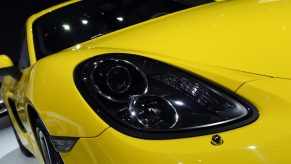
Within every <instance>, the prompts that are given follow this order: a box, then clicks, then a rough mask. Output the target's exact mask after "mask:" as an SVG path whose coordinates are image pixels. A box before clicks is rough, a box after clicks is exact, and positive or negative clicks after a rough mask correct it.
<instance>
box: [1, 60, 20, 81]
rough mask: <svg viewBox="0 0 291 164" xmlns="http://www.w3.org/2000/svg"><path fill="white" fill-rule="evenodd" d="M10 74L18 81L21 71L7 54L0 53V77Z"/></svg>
mask: <svg viewBox="0 0 291 164" xmlns="http://www.w3.org/2000/svg"><path fill="white" fill-rule="evenodd" d="M4 76H12V77H13V78H14V79H15V80H17V81H19V80H20V78H21V76H22V73H21V72H20V70H18V69H17V68H16V67H15V66H13V62H12V61H11V59H10V58H9V57H8V56H7V55H4V54H2V55H0V77H1V78H3V77H4Z"/></svg>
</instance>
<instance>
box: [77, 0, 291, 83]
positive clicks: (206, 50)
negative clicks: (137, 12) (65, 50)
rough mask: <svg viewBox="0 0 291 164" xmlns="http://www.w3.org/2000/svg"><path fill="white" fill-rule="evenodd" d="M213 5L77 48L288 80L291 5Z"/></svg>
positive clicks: (244, 1)
mask: <svg viewBox="0 0 291 164" xmlns="http://www.w3.org/2000/svg"><path fill="white" fill-rule="evenodd" d="M286 2H288V1H286V0H284V1H280V0H276V1H275V0H237V1H226V2H216V3H212V4H208V5H203V6H199V7H195V8H191V9H188V10H185V11H181V12H178V13H174V14H170V15H167V16H164V17H160V18H157V19H154V20H151V21H148V22H144V23H141V24H138V25H135V26H132V27H129V28H126V29H123V30H120V31H117V32H113V33H111V34H107V35H104V36H102V37H100V38H97V39H94V40H91V41H88V42H86V43H83V44H81V46H80V45H78V48H80V47H81V48H86V49H88V48H89V49H90V48H96V47H107V48H108V47H109V48H117V49H127V50H134V51H142V52H150V53H151V54H156V55H163V56H167V57H169V58H176V59H177V60H181V61H185V62H188V63H190V64H191V63H193V64H194V63H200V64H206V65H211V66H217V67H223V68H228V69H233V70H239V71H244V72H248V73H254V74H259V75H265V76H271V77H280V78H291V61H290V59H291V57H290V52H291V36H290V35H291V19H290V17H291V12H290V11H291V3H286Z"/></svg>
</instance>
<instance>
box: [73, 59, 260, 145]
mask: <svg viewBox="0 0 291 164" xmlns="http://www.w3.org/2000/svg"><path fill="white" fill-rule="evenodd" d="M75 82H76V85H77V87H78V89H79V90H80V92H81V94H82V95H83V96H84V97H85V99H86V100H87V102H88V103H89V104H90V105H91V107H92V108H93V109H94V110H95V111H96V112H97V114H98V115H99V116H100V117H101V118H103V119H104V120H105V121H106V122H108V124H109V125H110V126H112V127H113V128H116V129H118V130H119V131H121V132H124V133H125V134H128V135H131V136H135V137H139V138H151V139H165V138H179V137H188V136H195V135H202V134H208V133H215V132H219V131H223V130H228V129H232V128H236V127H239V126H243V125H246V124H248V123H250V122H252V121H254V120H255V119H256V118H257V117H258V112H257V110H256V109H255V108H254V107H253V106H252V105H251V104H249V103H248V102H246V101H245V100H243V99H242V98H239V97H238V96H236V95H234V94H232V93H231V92H229V91H226V90H225V89H222V88H221V87H217V86H215V85H213V84H211V83H209V82H208V81H206V80H202V79H201V78H198V77H197V76H195V75H192V74H190V73H188V72H186V71H182V70H180V69H177V68H174V67H172V66H170V65H167V64H164V63H161V62H158V61H155V60H152V59H149V58H145V57H140V56H134V55H124V54H106V55H101V56H98V57H95V58H92V59H89V60H87V61H85V62H83V63H81V64H80V65H79V66H78V67H77V68H76V70H75Z"/></svg>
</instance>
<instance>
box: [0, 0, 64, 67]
mask: <svg viewBox="0 0 291 164" xmlns="http://www.w3.org/2000/svg"><path fill="white" fill-rule="evenodd" d="M64 1H65V0H41V1H40V0H21V1H20V0H19V1H15V0H3V1H1V2H0V54H2V53H5V54H7V55H8V56H10V57H11V58H12V60H13V61H14V62H16V61H17V60H18V58H19V49H20V40H21V36H22V33H23V28H24V25H25V22H26V19H27V18H28V17H29V16H30V15H32V14H34V13H36V12H38V11H41V10H43V9H45V8H48V7H50V6H53V5H56V4H58V3H61V2H64Z"/></svg>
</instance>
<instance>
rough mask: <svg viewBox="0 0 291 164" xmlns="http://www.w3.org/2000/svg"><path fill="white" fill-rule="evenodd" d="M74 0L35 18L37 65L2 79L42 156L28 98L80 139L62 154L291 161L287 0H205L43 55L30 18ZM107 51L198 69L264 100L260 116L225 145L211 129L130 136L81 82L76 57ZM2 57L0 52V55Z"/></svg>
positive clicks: (55, 126)
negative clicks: (98, 109)
mask: <svg viewBox="0 0 291 164" xmlns="http://www.w3.org/2000/svg"><path fill="white" fill-rule="evenodd" d="M75 2H77V1H69V2H66V3H64V4H61V5H58V6H56V7H53V8H50V9H48V10H45V11H43V12H41V13H38V14H35V15H33V16H32V17H30V18H29V20H28V21H27V25H26V27H27V31H26V32H27V37H28V38H27V41H28V49H29V54H30V62H31V67H29V68H27V69H25V70H23V76H22V78H21V80H20V81H19V82H16V81H15V80H14V79H12V78H11V77H5V79H4V81H3V87H2V88H1V94H2V95H4V99H5V103H6V105H7V106H8V109H9V115H10V116H11V119H12V122H13V125H14V126H15V127H16V130H17V133H18V134H19V136H20V139H21V141H22V142H23V143H24V145H25V146H26V147H27V148H28V149H29V150H30V151H31V152H32V153H33V154H34V155H35V156H36V157H37V159H38V160H39V161H40V162H43V161H42V157H41V154H40V152H39V150H38V147H37V144H36V141H35V138H34V135H33V130H32V129H31V127H30V125H31V122H30V121H29V119H28V113H27V105H30V106H32V107H33V108H34V109H35V110H36V112H37V114H38V115H39V117H40V118H41V119H42V121H43V122H44V124H45V125H46V128H47V130H48V132H49V133H50V135H52V136H66V137H79V138H80V139H79V141H78V142H77V144H76V145H75V147H74V148H73V149H72V150H71V151H70V152H68V153H62V154H61V156H62V157H63V159H64V162H65V163H127V164H131V163H140V164H146V163H167V164H171V163H173V164H174V163H178V164H182V163H183V164H185V163H191V164H192V163H201V162H204V163H217V162H218V163H222V162H224V163H232V162H233V161H236V162H237V163H247V162H249V163H259V162H270V163H287V162H290V161H291V157H290V156H289V155H288V153H289V152H290V151H291V150H290V149H291V132H289V131H288V129H289V125H291V122H290V119H289V117H290V116H291V110H290V108H291V99H290V96H289V93H290V92H291V81H289V80H288V78H290V77H291V71H290V70H291V65H290V64H289V61H290V59H291V57H290V55H288V53H289V52H291V50H290V47H291V46H289V43H291V40H290V39H291V37H290V35H291V34H290V30H289V29H288V28H289V27H290V25H291V23H290V19H289V18H290V16H291V13H290V12H289V11H291V6H290V5H289V4H288V2H290V1H289V0H278V1H269V0H237V1H227V2H219V3H213V4H207V5H203V6H200V7H195V8H192V9H189V10H185V11H181V12H178V13H174V14H170V15H168V16H163V17H160V18H157V19H154V20H151V21H148V22H145V23H141V24H138V25H135V26H132V27H129V28H126V29H123V30H120V31H117V32H113V33H111V34H107V35H105V36H102V37H100V38H96V39H94V40H91V41H88V42H86V43H83V44H80V45H78V46H77V47H72V48H69V49H67V50H64V51H62V52H60V53H57V54H54V55H51V56H48V57H46V58H44V59H42V60H40V61H36V58H35V51H34V45H33V35H32V24H33V22H34V21H35V20H36V19H37V18H39V17H41V16H42V15H44V14H46V13H48V12H51V11H53V10H56V9H58V8H61V7H63V6H66V5H69V4H71V3H75ZM241 9H243V10H241ZM104 53H130V54H136V55H142V56H146V57H149V58H152V59H156V60H159V61H163V62H166V63H168V64H171V65H174V66H176V67H178V68H181V69H183V70H187V71H189V72H192V73H193V74H196V75H198V76H200V77H202V78H205V79H207V80H210V81H212V82H214V83H216V84H218V85H220V86H222V87H224V88H227V89H228V90H230V91H232V92H236V93H237V94H238V95H240V96H242V97H244V98H245V99H247V100H249V101H250V102H251V103H253V104H254V105H255V106H256V107H257V108H258V110H259V112H260V117H259V119H258V120H257V121H256V122H254V123H252V124H250V125H247V126H244V127H241V128H238V129H235V130H230V131H226V132H223V133H220V135H221V136H222V137H223V139H224V141H225V142H224V144H223V145H221V146H213V145H211V144H210V140H211V135H204V136H198V137H191V138H183V139H174V140H144V139H137V138H134V137H130V136H126V135H124V134H122V133H120V132H118V131H116V130H115V129H113V128H110V127H109V125H108V124H106V123H105V122H104V121H103V120H102V119H101V118H100V117H99V116H98V115H97V114H96V113H95V112H94V111H93V110H92V109H91V108H90V106H89V105H88V104H87V103H86V101H85V100H84V99H83V97H82V96H81V95H80V93H79V91H78V90H77V88H76V86H75V84H74V79H73V72H74V68H75V67H76V65H78V64H79V63H80V62H82V61H84V60H86V59H88V58H91V57H93V56H97V55H100V54H104ZM1 60H2V59H1V56H0V64H1ZM3 61H8V59H7V58H6V60H3ZM4 63H5V62H4ZM7 66H9V64H6V65H5V64H3V67H7ZM1 67H2V66H1ZM60 70H61V71H60ZM263 75H264V76H263ZM272 77H278V78H272ZM279 78H285V79H279ZM8 98H10V99H13V100H15V101H17V102H18V104H17V107H18V110H19V111H20V113H21V111H22V113H21V114H20V119H21V121H22V122H23V123H24V126H25V128H26V130H27V132H23V131H21V129H20V128H19V127H18V125H17V123H16V121H15V118H14V116H13V114H12V113H11V109H10V108H9V104H8V103H7V102H8ZM280 141H281V142H280ZM282 141H284V142H282Z"/></svg>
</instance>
